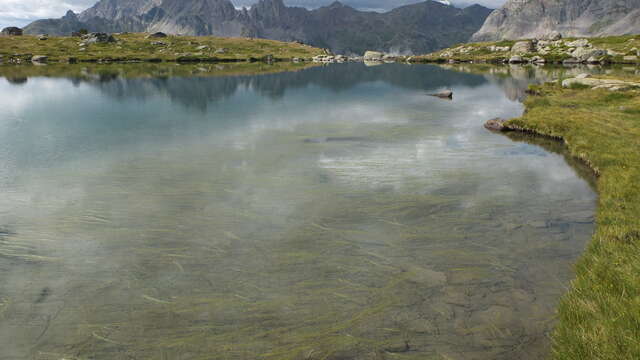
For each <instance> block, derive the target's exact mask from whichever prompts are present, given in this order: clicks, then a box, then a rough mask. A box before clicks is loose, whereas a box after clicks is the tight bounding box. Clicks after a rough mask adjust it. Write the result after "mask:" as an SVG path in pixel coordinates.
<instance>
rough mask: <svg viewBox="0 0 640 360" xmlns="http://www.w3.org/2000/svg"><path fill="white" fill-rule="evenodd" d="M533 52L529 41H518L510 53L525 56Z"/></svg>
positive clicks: (532, 46) (531, 43)
mask: <svg viewBox="0 0 640 360" xmlns="http://www.w3.org/2000/svg"><path fill="white" fill-rule="evenodd" d="M534 50H535V46H534V45H533V42H531V41H529V40H524V41H518V42H516V43H515V44H513V46H512V47H511V53H513V54H527V53H530V52H532V51H534Z"/></svg>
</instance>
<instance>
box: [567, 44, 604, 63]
mask: <svg viewBox="0 0 640 360" xmlns="http://www.w3.org/2000/svg"><path fill="white" fill-rule="evenodd" d="M605 55H606V51H604V50H601V49H593V48H586V47H579V48H577V49H575V50H574V51H573V52H572V53H571V56H572V57H574V58H576V59H578V60H579V61H587V59H589V58H590V57H594V58H599V57H602V56H605Z"/></svg>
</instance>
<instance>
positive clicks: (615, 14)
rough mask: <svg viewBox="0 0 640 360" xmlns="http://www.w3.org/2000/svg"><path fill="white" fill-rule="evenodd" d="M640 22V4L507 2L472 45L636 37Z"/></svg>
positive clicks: (630, 0)
mask: <svg viewBox="0 0 640 360" xmlns="http://www.w3.org/2000/svg"><path fill="white" fill-rule="evenodd" d="M638 19H640V0H589V1H586V0H526V1H523V0H508V1H507V3H506V4H504V6H502V7H501V8H500V9H497V10H495V11H493V12H492V13H491V15H489V17H488V18H487V20H486V21H485V23H484V25H483V26H482V28H480V30H478V32H476V33H475V34H474V35H473V37H472V41H495V40H502V39H532V38H551V37H552V36H549V35H550V34H553V35H554V36H553V37H557V35H555V34H556V33H558V34H562V35H564V36H575V37H581V36H604V35H623V34H634V33H640V21H638ZM558 39H559V38H558ZM554 40H557V39H555V38H554Z"/></svg>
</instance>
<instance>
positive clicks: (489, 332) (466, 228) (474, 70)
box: [0, 63, 600, 360]
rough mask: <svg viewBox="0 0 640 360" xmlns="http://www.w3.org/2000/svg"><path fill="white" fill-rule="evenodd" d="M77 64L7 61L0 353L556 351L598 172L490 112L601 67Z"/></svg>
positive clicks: (310, 355) (341, 355)
mask: <svg viewBox="0 0 640 360" xmlns="http://www.w3.org/2000/svg"><path fill="white" fill-rule="evenodd" d="M121 66H123V67H125V66H128V65H121ZM74 69H75V70H73V75H64V72H62V73H61V72H56V74H55V76H48V75H47V74H46V71H45V70H38V71H44V72H43V73H38V74H33V75H24V76H21V77H15V76H13V77H12V76H11V75H9V74H8V73H2V71H0V74H4V75H2V76H4V77H0V94H2V96H0V109H3V110H2V111H0V144H2V145H1V146H2V151H0V192H1V193H2V201H0V349H2V350H1V351H0V359H3V360H4V359H57V360H59V359H94V358H95V359H105V358H109V359H309V360H310V359H332V360H337V359H345V360H346V359H456V360H458V359H459V360H463V359H464V360H470V359H514V358H518V359H540V358H543V357H545V355H546V354H548V351H549V340H548V336H549V333H550V331H552V329H553V325H554V321H555V320H554V316H555V306H556V305H557V302H558V300H559V298H560V297H561V296H562V294H563V293H565V292H566V290H567V286H568V283H569V281H570V279H571V278H572V271H571V266H572V264H573V263H574V262H575V261H576V259H577V258H578V257H579V256H580V254H581V252H582V250H583V249H584V247H585V244H586V243H587V242H588V241H589V239H590V236H591V234H592V232H593V229H594V219H593V215H594V212H595V202H596V194H595V191H594V188H593V182H594V179H593V178H592V177H591V176H590V174H589V171H588V170H587V169H585V168H584V167H583V166H581V165H580V164H579V163H577V162H576V161H574V160H572V159H571V158H569V157H568V156H567V154H566V153H564V150H563V147H562V145H561V144H559V143H557V142H554V141H550V140H544V139H535V138H531V137H527V136H523V135H517V134H511V135H509V136H506V135H503V134H498V133H492V132H489V131H487V130H485V129H484V128H483V126H482V125H483V123H484V122H485V121H486V120H488V119H490V118H494V117H505V118H508V117H514V116H518V115H519V114H521V113H522V111H523V106H522V104H521V103H520V101H521V100H522V99H523V98H524V96H525V95H526V94H525V90H526V87H527V85H528V84H530V83H535V82H540V81H544V80H549V79H553V78H559V77H561V76H564V74H566V73H574V72H578V71H580V72H583V71H589V70H588V69H587V70H585V69H564V68H548V69H543V68H534V67H516V66H513V67H509V66H503V67H491V66H480V67H474V66H472V65H464V66H446V67H438V66H432V65H411V66H410V65H404V64H385V65H380V66H375V67H366V66H364V65H363V64H359V63H349V64H335V65H329V66H316V67H311V68H308V69H302V70H299V71H295V72H282V73H275V74H262V75H255V74H253V75H229V76H195V75H185V74H181V75H180V76H166V74H167V72H166V71H164V72H163V75H162V76H159V75H157V74H156V73H154V72H150V73H149V75H148V76H135V77H128V76H123V75H122V73H123V72H122V71H120V70H118V68H117V66H116V65H112V67H110V68H109V67H106V68H101V70H95V69H83V70H82V71H76V70H77V67H76V68H74ZM104 69H109V71H104ZM114 69H115V70H114ZM153 69H154V70H153V71H157V67H153ZM597 71H600V70H597ZM200 72H201V71H195V72H194V73H200ZM169 73H170V72H169ZM444 89H451V90H452V91H453V93H454V96H453V100H444V99H439V98H436V97H431V96H428V94H429V93H434V92H437V91H441V90H444Z"/></svg>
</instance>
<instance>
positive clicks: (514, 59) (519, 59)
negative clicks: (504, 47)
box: [509, 55, 525, 64]
mask: <svg viewBox="0 0 640 360" xmlns="http://www.w3.org/2000/svg"><path fill="white" fill-rule="evenodd" d="M523 62H525V61H524V59H523V58H522V56H520V55H514V56H512V57H510V58H509V63H510V64H520V63H523Z"/></svg>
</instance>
